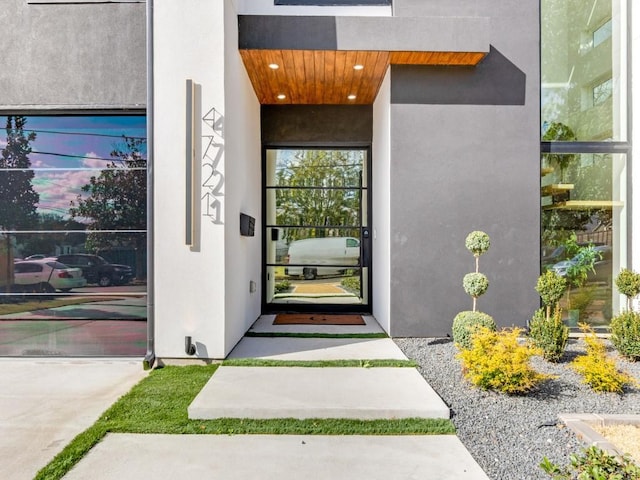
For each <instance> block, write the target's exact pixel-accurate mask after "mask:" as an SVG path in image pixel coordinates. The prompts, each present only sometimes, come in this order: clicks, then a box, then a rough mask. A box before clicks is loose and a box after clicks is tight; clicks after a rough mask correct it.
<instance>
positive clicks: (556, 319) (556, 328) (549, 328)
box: [529, 306, 569, 362]
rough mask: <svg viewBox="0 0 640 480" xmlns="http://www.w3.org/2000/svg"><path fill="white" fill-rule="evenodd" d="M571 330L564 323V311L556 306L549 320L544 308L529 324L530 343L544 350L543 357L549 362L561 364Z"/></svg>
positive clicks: (538, 311)
mask: <svg viewBox="0 0 640 480" xmlns="http://www.w3.org/2000/svg"><path fill="white" fill-rule="evenodd" d="M568 340H569V328H568V327H567V326H566V325H565V324H564V323H563V322H562V310H561V309H560V307H557V306H556V309H555V310H554V312H553V315H552V316H551V317H549V318H547V316H546V314H545V311H544V309H543V308H540V309H538V310H536V313H535V314H534V315H533V318H532V319H531V323H530V324H529V342H530V343H531V344H532V345H533V346H534V347H536V348H539V349H540V350H542V357H543V358H544V359H545V360H547V361H549V362H559V361H560V360H561V359H562V356H563V355H564V351H565V348H566V346H567V341H568Z"/></svg>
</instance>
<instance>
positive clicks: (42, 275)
mask: <svg viewBox="0 0 640 480" xmlns="http://www.w3.org/2000/svg"><path fill="white" fill-rule="evenodd" d="M13 272H14V281H15V284H16V285H18V286H19V287H21V288H22V289H29V290H35V291H38V292H48V293H52V292H55V291H56V290H60V291H62V292H68V291H69V290H71V289H72V288H79V287H84V286H85V285H86V284H87V280H86V279H85V278H84V277H83V276H82V270H80V269H79V268H70V267H67V266H66V265H65V264H63V263H60V262H56V261H54V260H27V261H23V262H16V263H15V264H14V265H13Z"/></svg>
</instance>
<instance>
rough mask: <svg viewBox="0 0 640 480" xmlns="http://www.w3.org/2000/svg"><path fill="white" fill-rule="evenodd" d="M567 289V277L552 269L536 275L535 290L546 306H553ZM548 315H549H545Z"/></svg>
mask: <svg viewBox="0 0 640 480" xmlns="http://www.w3.org/2000/svg"><path fill="white" fill-rule="evenodd" d="M566 289H567V279H566V278H564V277H562V276H560V275H558V274H557V273H556V272H554V271H553V270H547V271H546V272H545V273H543V274H542V275H540V277H538V283H537V284H536V291H537V292H538V294H540V298H542V303H544V304H545V305H546V306H548V307H553V306H554V305H555V304H556V303H558V302H559V301H560V299H561V298H562V296H563V295H564V292H565V290H566ZM547 316H549V315H547Z"/></svg>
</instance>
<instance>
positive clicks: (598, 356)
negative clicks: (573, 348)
mask: <svg viewBox="0 0 640 480" xmlns="http://www.w3.org/2000/svg"><path fill="white" fill-rule="evenodd" d="M580 329H581V330H582V331H583V332H585V333H586V334H587V335H586V336H585V338H584V341H585V342H586V344H587V353H586V354H585V355H580V356H579V357H576V358H575V359H574V360H573V361H572V362H571V367H572V368H573V369H574V370H575V371H576V372H578V373H579V374H580V375H582V377H583V382H584V383H586V384H587V385H589V386H590V387H591V388H592V389H593V390H594V391H596V392H615V393H623V392H624V387H625V386H627V385H632V384H635V383H637V382H636V381H635V380H634V379H633V378H632V377H631V376H629V375H628V374H626V373H624V372H621V371H619V370H618V369H617V367H616V363H615V361H614V360H612V359H611V358H609V357H607V351H606V347H605V345H604V342H603V341H602V340H600V339H599V338H598V337H597V336H596V334H595V332H594V331H593V329H592V328H591V327H590V326H589V325H587V324H584V323H583V324H581V325H580Z"/></svg>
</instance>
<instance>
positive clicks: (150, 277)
mask: <svg viewBox="0 0 640 480" xmlns="http://www.w3.org/2000/svg"><path fill="white" fill-rule="evenodd" d="M146 15H147V18H146V22H147V40H146V43H147V353H146V354H145V356H144V361H143V367H144V369H145V370H148V369H150V368H153V364H154V363H155V361H156V354H155V281H154V275H155V268H154V257H155V255H154V253H155V252H154V222H153V213H154V208H153V205H154V189H153V186H154V183H153V176H154V168H153V164H154V155H153V152H154V139H153V131H154V124H153V119H154V116H153V111H154V108H153V0H147V11H146Z"/></svg>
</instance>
